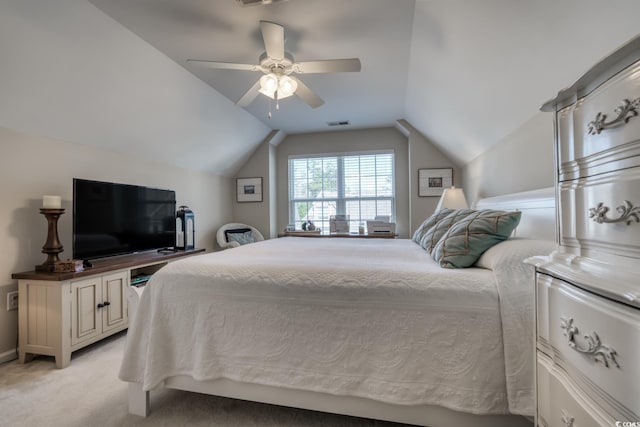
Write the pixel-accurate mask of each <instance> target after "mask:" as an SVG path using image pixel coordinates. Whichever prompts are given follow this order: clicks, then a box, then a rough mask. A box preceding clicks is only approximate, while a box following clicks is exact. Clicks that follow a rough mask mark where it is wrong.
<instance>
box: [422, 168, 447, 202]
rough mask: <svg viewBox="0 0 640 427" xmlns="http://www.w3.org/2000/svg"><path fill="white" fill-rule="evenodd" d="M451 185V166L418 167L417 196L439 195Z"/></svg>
mask: <svg viewBox="0 0 640 427" xmlns="http://www.w3.org/2000/svg"><path fill="white" fill-rule="evenodd" d="M452 185H453V168H441V169H418V196H419V197H440V196H442V192H443V191H444V189H445V188H449V187H451V186H452Z"/></svg>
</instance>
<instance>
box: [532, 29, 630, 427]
mask: <svg viewBox="0 0 640 427" xmlns="http://www.w3.org/2000/svg"><path fill="white" fill-rule="evenodd" d="M542 109H543V110H544V111H551V112H553V113H554V119H555V135H556V146H555V153H556V171H557V179H556V202H557V203H556V204H557V219H558V221H557V224H558V226H557V228H558V229H557V233H558V236H557V237H558V245H557V248H556V251H554V253H553V254H552V255H551V256H549V257H545V258H542V257H541V258H535V259H532V260H531V261H530V262H532V263H535V265H536V313H537V328H536V329H537V331H536V344H537V346H536V348H537V369H536V376H537V378H536V384H537V393H536V394H537V404H536V407H537V411H536V424H537V425H539V426H549V427H556V426H558V427H589V426H640V37H639V38H637V39H635V40H633V41H631V42H630V43H628V44H626V45H625V46H623V47H622V48H620V49H619V50H617V51H616V52H615V53H613V54H612V55H610V56H609V57H607V58H606V59H604V60H603V61H601V62H599V63H598V64H596V65H595V66H594V67H593V68H592V69H591V70H589V71H588V72H587V73H586V74H584V76H583V77H581V78H580V79H579V80H578V81H577V82H576V83H575V84H574V85H573V86H571V87H569V88H567V89H564V90H562V91H561V92H560V93H559V94H558V96H557V97H556V98H555V99H553V100H551V101H549V102H548V103H547V104H545V105H544V106H543V108H542ZM617 422H619V423H618V424H617Z"/></svg>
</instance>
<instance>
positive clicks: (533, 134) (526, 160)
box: [462, 112, 554, 204]
mask: <svg viewBox="0 0 640 427" xmlns="http://www.w3.org/2000/svg"><path fill="white" fill-rule="evenodd" d="M553 168H554V166H553V115H552V114H551V113H542V112H538V113H536V114H535V115H534V116H533V117H532V118H531V119H530V120H528V121H527V122H525V123H524V124H523V125H522V126H520V127H519V128H518V129H516V130H515V131H514V132H511V133H510V134H509V135H507V136H506V137H505V138H503V139H502V140H500V141H498V143H496V144H495V145H493V146H492V147H490V148H489V149H488V150H486V151H485V152H484V153H482V154H481V155H479V156H478V157H476V158H475V159H473V160H472V161H470V162H469V163H467V164H466V165H465V166H464V168H463V169H462V176H463V181H464V183H465V184H464V185H465V187H464V192H465V196H466V197H467V201H468V202H469V204H472V203H473V201H474V200H477V199H478V198H479V197H491V196H498V195H501V194H507V193H514V192H519V191H527V190H535V189H538V188H544V187H551V186H553V185H554V181H553V180H554V172H553Z"/></svg>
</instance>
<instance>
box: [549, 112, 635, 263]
mask: <svg viewBox="0 0 640 427" xmlns="http://www.w3.org/2000/svg"><path fill="white" fill-rule="evenodd" d="M638 121H640V118H638ZM638 158H639V159H640V157H638ZM559 188H560V191H559V209H560V244H561V245H562V246H565V247H570V248H579V250H575V251H573V252H574V253H576V254H581V255H583V256H589V257H592V258H601V259H602V260H606V261H612V260H613V257H609V259H607V258H606V257H607V255H608V254H611V255H615V256H618V257H623V258H619V259H616V261H619V262H620V263H621V264H634V263H637V262H638V260H637V259H633V258H640V224H639V223H638V221H639V220H640V167H634V168H630V169H621V170H616V171H612V172H607V173H603V174H599V175H594V176H589V177H586V178H580V179H577V180H573V181H564V182H561V183H560V185H559ZM593 251H595V252H599V253H600V254H594V253H591V252H593ZM603 257H604V258H603ZM630 267H633V266H632V265H631V266H630Z"/></svg>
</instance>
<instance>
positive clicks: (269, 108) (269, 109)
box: [268, 98, 271, 118]
mask: <svg viewBox="0 0 640 427" xmlns="http://www.w3.org/2000/svg"><path fill="white" fill-rule="evenodd" d="M268 116H269V118H271V98H269V114H268Z"/></svg>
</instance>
